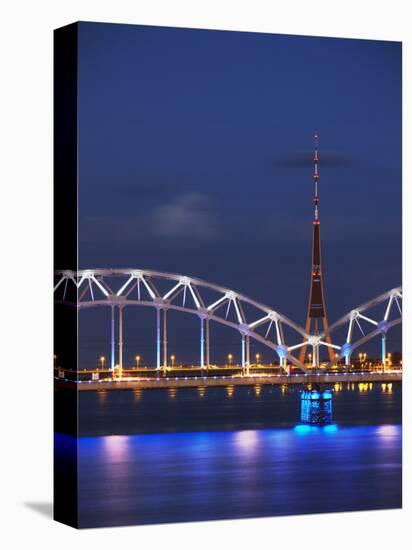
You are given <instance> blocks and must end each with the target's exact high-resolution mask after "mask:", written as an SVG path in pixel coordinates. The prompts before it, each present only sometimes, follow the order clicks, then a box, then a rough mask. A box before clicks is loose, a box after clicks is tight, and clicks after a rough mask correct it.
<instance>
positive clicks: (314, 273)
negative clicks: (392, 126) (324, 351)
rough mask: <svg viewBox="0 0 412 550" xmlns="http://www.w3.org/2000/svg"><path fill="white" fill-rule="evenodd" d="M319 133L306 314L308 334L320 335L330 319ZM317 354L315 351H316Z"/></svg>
mask: <svg viewBox="0 0 412 550" xmlns="http://www.w3.org/2000/svg"><path fill="white" fill-rule="evenodd" d="M318 140H319V136H318V133H317V132H315V134H314V154H313V182H314V198H313V202H314V217H313V224H312V270H311V277H310V289H309V302H308V309H307V314H306V324H305V327H306V332H307V333H310V332H312V334H319V333H320V328H321V325H322V326H323V330H327V328H328V319H327V315H326V306H325V299H324V294H323V273H322V260H321V247H320V220H319V194H318V183H319V171H318V163H319V156H318ZM326 341H327V343H328V344H331V340H330V336H327V337H326ZM306 347H307V346H306V345H305V346H303V347H302V348H301V352H300V357H299V359H300V361H301V362H302V363H303V362H304V360H305V355H306ZM328 352H329V358H330V360H331V361H332V360H333V348H332V347H331V346H328ZM316 353H317V357H316V358H315V357H314V361H313V364H314V365H315V364H316V365H318V364H319V349H316ZM314 354H315V350H314Z"/></svg>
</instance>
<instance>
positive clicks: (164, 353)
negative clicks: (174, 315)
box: [163, 309, 167, 370]
mask: <svg viewBox="0 0 412 550" xmlns="http://www.w3.org/2000/svg"><path fill="white" fill-rule="evenodd" d="M163 368H164V370H166V369H167V309H163Z"/></svg>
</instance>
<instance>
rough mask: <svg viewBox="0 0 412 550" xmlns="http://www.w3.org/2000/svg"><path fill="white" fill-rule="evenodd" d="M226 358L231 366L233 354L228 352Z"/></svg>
mask: <svg viewBox="0 0 412 550" xmlns="http://www.w3.org/2000/svg"><path fill="white" fill-rule="evenodd" d="M227 358H228V360H229V367H231V366H232V359H233V355H232V354H231V353H229V355H228V356H227Z"/></svg>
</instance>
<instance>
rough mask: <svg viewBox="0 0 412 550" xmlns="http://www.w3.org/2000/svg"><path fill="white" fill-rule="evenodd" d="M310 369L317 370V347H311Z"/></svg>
mask: <svg viewBox="0 0 412 550" xmlns="http://www.w3.org/2000/svg"><path fill="white" fill-rule="evenodd" d="M312 367H313V368H314V369H317V368H319V346H318V345H315V346H312Z"/></svg>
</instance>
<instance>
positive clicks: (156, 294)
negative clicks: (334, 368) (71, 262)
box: [54, 269, 402, 373]
mask: <svg viewBox="0 0 412 550" xmlns="http://www.w3.org/2000/svg"><path fill="white" fill-rule="evenodd" d="M73 289H74V290H75V294H74V298H73ZM54 292H55V300H56V301H57V302H58V303H65V304H68V305H72V306H75V307H77V308H78V309H84V308H90V307H99V306H101V307H110V308H111V368H112V369H114V367H115V363H116V357H115V348H116V346H115V340H116V336H115V310H116V308H117V310H118V315H119V321H118V349H119V356H118V361H117V363H118V365H119V367H120V368H123V315H122V314H123V308H124V307H129V306H145V307H153V308H155V310H156V368H157V369H159V370H160V369H161V368H167V312H168V311H169V310H175V311H180V312H186V313H189V314H193V315H195V316H197V317H198V319H199V323H200V353H199V357H200V367H201V368H207V367H208V366H209V364H210V338H209V323H210V321H213V322H216V323H219V324H221V325H224V326H227V327H229V328H232V329H234V330H236V331H238V332H239V334H240V337H241V350H242V368H243V369H244V371H245V372H246V373H247V372H248V371H249V366H250V338H253V339H254V340H256V341H257V342H260V343H261V344H263V345H264V346H266V347H268V348H270V349H272V350H274V351H275V352H276V353H277V355H278V356H279V363H280V365H281V366H282V367H283V368H284V369H285V370H286V371H288V366H287V365H288V364H293V365H295V366H296V367H298V368H299V369H300V370H301V371H303V372H308V369H307V368H306V366H305V365H304V364H303V363H302V362H301V361H300V360H299V359H298V358H297V357H295V356H294V355H293V354H292V352H293V351H295V350H298V349H299V348H301V347H302V346H304V345H309V346H311V347H312V350H313V358H314V360H313V366H314V367H317V366H319V365H318V364H317V363H318V359H317V360H316V358H319V353H318V349H319V348H320V347H321V346H329V347H333V348H334V349H335V350H336V354H337V356H338V357H345V360H346V363H347V364H349V361H350V354H351V353H352V351H353V350H354V349H355V348H356V347H358V346H359V345H361V344H362V343H364V342H366V341H367V340H369V339H370V338H372V337H374V336H376V334H382V335H383V337H386V332H387V330H388V329H389V328H390V327H392V326H393V325H394V324H396V323H399V322H400V321H401V310H400V300H401V297H402V294H401V289H400V288H398V289H394V290H391V291H389V292H387V293H385V294H383V295H382V296H379V297H378V298H376V299H375V300H372V301H371V302H368V303H367V304H364V305H363V306H360V307H359V308H357V309H356V310H353V311H352V312H351V313H349V314H348V315H346V316H345V317H342V319H340V320H339V321H337V322H336V323H334V324H333V325H331V326H330V328H329V329H328V331H327V332H326V333H322V334H320V335H312V334H308V333H307V332H306V331H305V330H304V329H303V328H302V327H301V326H299V325H297V324H296V323H294V322H293V321H291V320H290V319H288V318H287V317H286V316H284V315H282V314H281V313H279V312H278V311H276V310H274V309H272V308H270V307H268V306H266V305H264V304H261V303H259V302H256V301H255V300H252V299H250V298H248V297H246V296H244V295H242V294H239V293H238V292H235V291H233V290H230V289H227V288H224V287H221V286H218V285H214V284H211V283H208V282H206V281H203V280H200V279H197V278H193V277H187V276H184V275H177V274H172V273H163V272H159V271H149V270H139V269H86V270H81V271H78V272H74V271H67V270H66V271H58V272H57V273H56V284H55V288H54ZM384 300H387V302H388V305H387V309H386V314H385V318H384V319H382V320H379V321H378V320H376V321H375V320H374V319H372V318H369V317H367V316H366V315H364V313H365V311H367V310H368V308H370V307H373V306H374V305H376V304H380V303H381V302H382V301H384ZM394 305H395V306H397V307H398V309H399V317H398V318H397V319H395V320H394V319H391V320H390V321H389V318H390V314H391V311H392V308H393V307H394ZM361 321H362V322H367V323H368V324H369V325H373V328H372V330H371V331H370V332H365V330H364V329H363V327H362V325H361ZM345 323H348V325H349V329H348V337H347V340H346V342H344V343H343V344H342V345H340V346H339V345H337V344H336V343H334V344H332V343H329V342H328V341H327V340H326V337H327V336H328V335H329V334H332V333H333V332H334V331H335V330H336V329H338V328H340V327H342V325H344V324H345ZM355 324H356V326H357V327H358V328H360V330H361V332H362V337H361V338H360V339H359V340H358V341H354V340H353V335H354V330H353V329H354V327H355ZM286 331H287V333H288V338H287V340H288V341H289V343H288V344H287V343H286V338H285V332H286ZM290 340H294V341H295V342H297V343H295V342H290ZM383 341H384V340H383ZM383 346H384V344H383Z"/></svg>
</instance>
